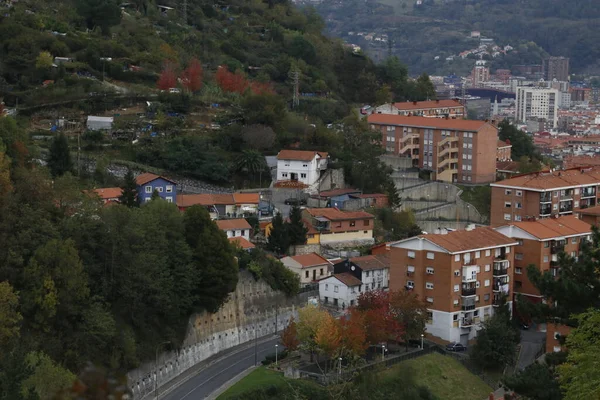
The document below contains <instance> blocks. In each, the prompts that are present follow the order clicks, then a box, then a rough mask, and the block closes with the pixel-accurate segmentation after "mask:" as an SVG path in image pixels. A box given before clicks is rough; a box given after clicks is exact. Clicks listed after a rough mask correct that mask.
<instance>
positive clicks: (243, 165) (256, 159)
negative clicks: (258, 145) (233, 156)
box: [235, 150, 267, 175]
mask: <svg viewBox="0 0 600 400" xmlns="http://www.w3.org/2000/svg"><path fill="white" fill-rule="evenodd" d="M266 165H267V164H266V161H265V158H264V157H263V155H262V154H261V153H260V152H259V151H257V150H243V151H242V153H241V154H240V155H239V156H238V157H237V160H236V163H235V168H236V170H238V171H243V172H246V173H248V174H250V175H255V174H257V173H258V172H262V171H263V170H264V169H265V167H266Z"/></svg>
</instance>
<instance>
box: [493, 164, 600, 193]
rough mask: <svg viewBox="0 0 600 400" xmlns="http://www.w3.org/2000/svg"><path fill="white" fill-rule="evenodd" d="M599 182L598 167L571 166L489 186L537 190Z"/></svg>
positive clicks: (599, 168) (599, 170) (521, 176)
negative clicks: (566, 168)
mask: <svg viewBox="0 0 600 400" xmlns="http://www.w3.org/2000/svg"><path fill="white" fill-rule="evenodd" d="M598 183H600V167H588V168H573V169H568V170H563V171H554V172H551V171H541V172H534V173H531V174H524V175H520V176H515V177H514V178H510V179H505V180H503V181H499V182H496V183H492V184H490V186H499V187H503V186H508V187H516V188H523V189H530V190H537V191H544V190H552V189H558V188H565V187H573V186H580V185H597V184H598Z"/></svg>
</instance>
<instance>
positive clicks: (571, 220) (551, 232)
mask: <svg viewBox="0 0 600 400" xmlns="http://www.w3.org/2000/svg"><path fill="white" fill-rule="evenodd" d="M511 225H514V226H516V227H518V228H520V229H522V230H524V231H525V232H527V233H529V234H530V235H533V236H535V237H536V238H538V239H550V238H554V237H563V236H572V235H585V234H589V233H591V232H592V227H591V226H590V224H588V223H585V222H583V221H581V220H580V219H578V218H577V217H574V216H572V215H569V216H565V217H559V218H544V219H539V220H537V221H522V222H514V223H512V224H511Z"/></svg>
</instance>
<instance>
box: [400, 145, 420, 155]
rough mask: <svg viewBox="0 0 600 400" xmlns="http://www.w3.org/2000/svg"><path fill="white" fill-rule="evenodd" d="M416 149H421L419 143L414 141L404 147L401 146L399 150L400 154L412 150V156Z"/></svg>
mask: <svg viewBox="0 0 600 400" xmlns="http://www.w3.org/2000/svg"><path fill="white" fill-rule="evenodd" d="M415 149H419V145H418V144H413V143H409V144H407V145H405V146H404V147H401V148H400V150H399V151H398V153H399V154H404V153H406V152H408V151H409V150H410V154H411V156H412V152H413V150H415Z"/></svg>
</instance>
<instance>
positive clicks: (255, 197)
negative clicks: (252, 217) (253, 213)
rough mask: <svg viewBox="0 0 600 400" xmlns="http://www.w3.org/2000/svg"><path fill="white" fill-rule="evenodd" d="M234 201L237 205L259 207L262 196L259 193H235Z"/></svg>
mask: <svg viewBox="0 0 600 400" xmlns="http://www.w3.org/2000/svg"><path fill="white" fill-rule="evenodd" d="M233 200H234V201H235V204H256V205H258V203H259V200H260V195H259V194H258V193H234V194H233Z"/></svg>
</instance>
